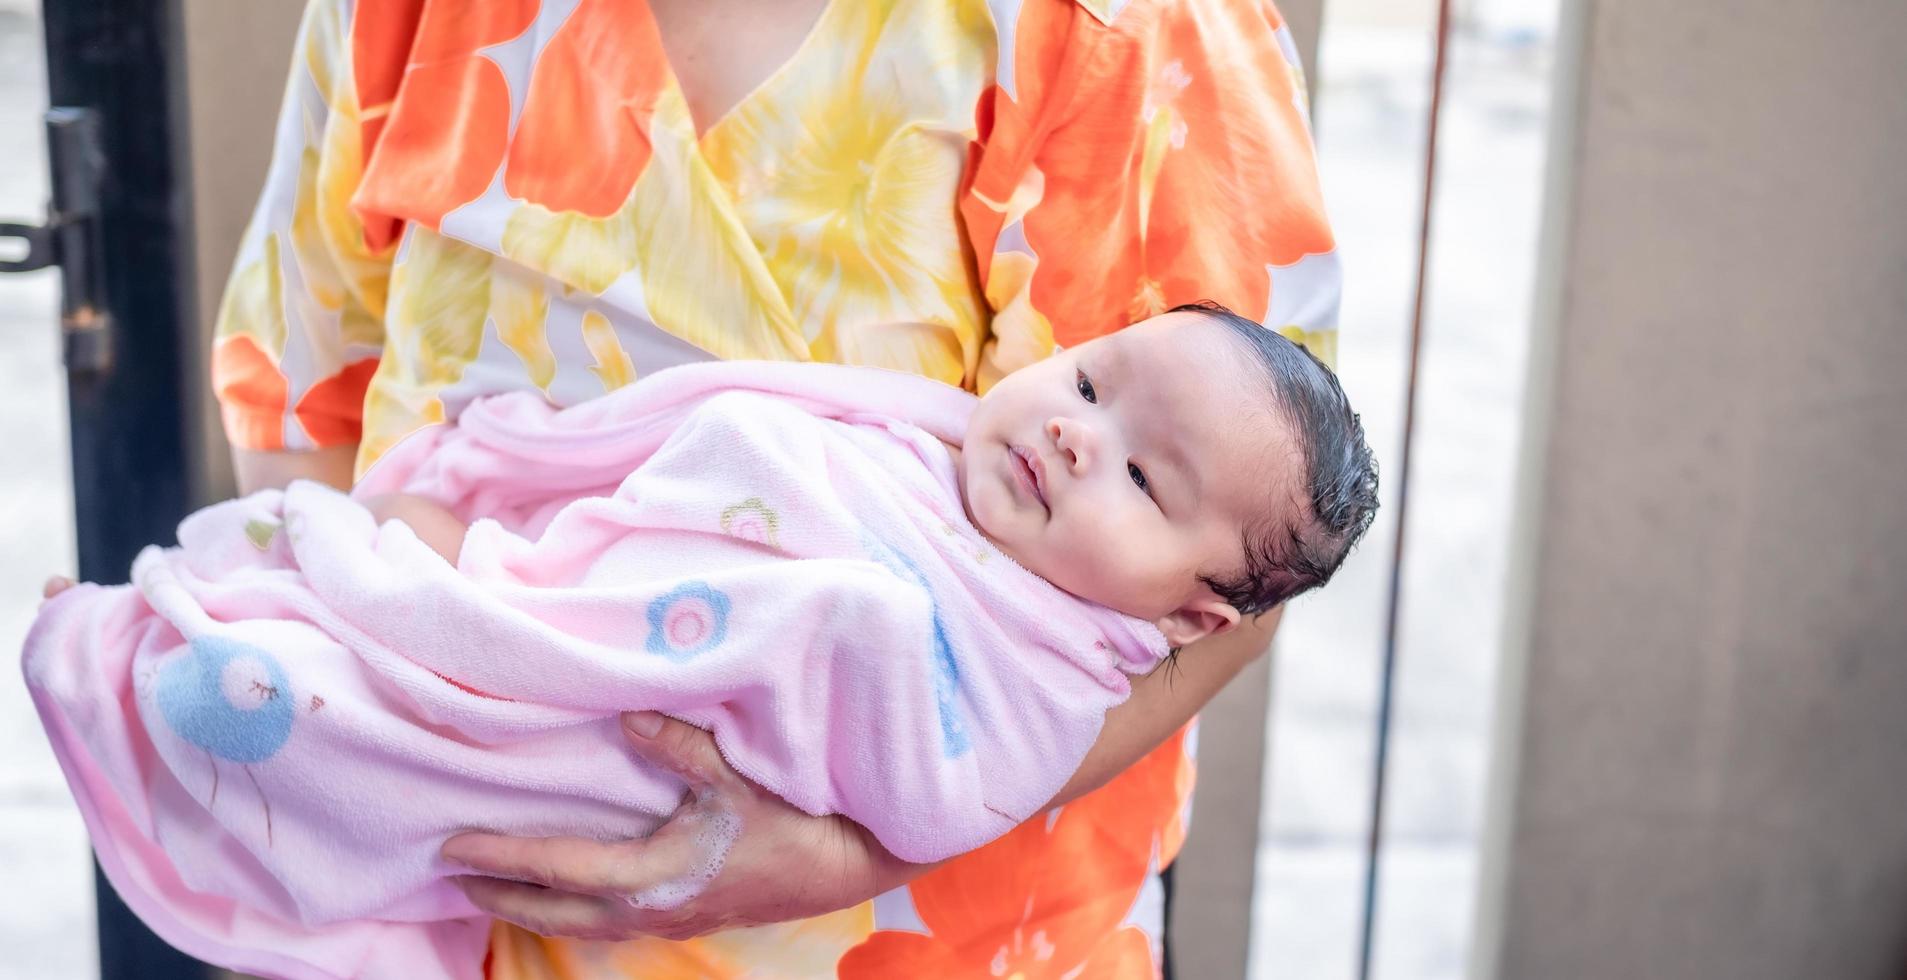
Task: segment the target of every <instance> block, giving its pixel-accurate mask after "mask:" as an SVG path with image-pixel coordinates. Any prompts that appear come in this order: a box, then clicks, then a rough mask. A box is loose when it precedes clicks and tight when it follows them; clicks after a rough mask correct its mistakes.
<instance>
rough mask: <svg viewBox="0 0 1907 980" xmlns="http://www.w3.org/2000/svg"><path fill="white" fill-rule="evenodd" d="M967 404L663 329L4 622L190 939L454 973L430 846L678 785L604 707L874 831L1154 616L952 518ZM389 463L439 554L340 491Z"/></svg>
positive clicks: (923, 845) (925, 831) (560, 826)
mask: <svg viewBox="0 0 1907 980" xmlns="http://www.w3.org/2000/svg"><path fill="white" fill-rule="evenodd" d="M972 405H973V399H972V397H971V396H969V395H966V394H964V393H962V392H959V391H957V390H955V389H952V388H948V387H945V386H943V385H939V384H937V383H934V382H929V381H924V380H921V379H918V378H914V377H911V376H908V375H902V374H897V373H891V372H885V371H876V370H871V369H856V368H843V367H833V366H822V365H777V364H752V363H748V364H744V363H728V364H709V365H694V366H689V367H683V368H677V369H673V370H670V371H666V372H662V373H659V374H657V375H656V376H654V377H652V378H649V379H646V380H644V381H642V382H641V383H638V384H636V385H632V386H630V387H628V388H625V389H623V390H621V391H618V392H616V393H614V394H612V395H609V396H607V397H604V398H601V399H598V400H596V401H593V402H590V403H587V404H584V405H581V406H577V407H574V408H570V409H566V410H561V411H558V410H555V409H553V408H551V407H549V406H548V405H546V404H545V403H544V402H543V401H542V400H541V399H540V398H538V397H536V396H534V395H529V394H513V395H506V396H502V397H498V398H494V399H489V400H485V401H480V402H478V403H476V404H474V405H472V406H470V407H469V408H468V409H466V411H465V412H464V414H463V416H462V418H461V419H460V420H459V422H458V424H457V425H455V426H437V427H433V428H430V429H426V430H423V431H421V432H419V433H417V434H415V435H413V436H412V437H410V438H409V439H407V440H405V441H404V442H403V443H401V444H400V445H399V446H397V447H396V448H394V449H393V450H392V451H391V452H390V453H389V454H387V456H386V457H385V459H384V460H383V461H381V462H380V463H379V465H378V466H377V467H374V468H373V470H372V471H371V472H370V473H369V474H367V476H366V479H365V480H364V481H363V483H362V484H361V485H360V486H359V488H358V489H357V490H356V491H354V493H353V494H352V495H351V496H346V495H344V494H341V493H338V492H336V491H333V490H330V489H328V488H325V487H322V486H319V485H316V484H311V483H294V484H293V485H292V486H291V487H290V488H288V489H287V490H285V491H283V492H278V491H266V492H263V493H259V494H254V495H252V496H250V497H246V498H243V499H240V500H235V501H230V502H227V503H223V504H219V505H217V506H214V507H210V508H207V509H206V510H203V511H200V512H198V513H196V514H194V515H192V516H191V517H189V518H187V519H186V520H185V521H184V522H183V523H182V524H181V525H180V527H179V542H180V543H179V547H177V548H168V549H160V548H148V549H147V550H146V551H145V552H143V553H142V554H141V555H140V556H139V559H138V561H137V562H136V563H135V564H134V567H133V583H132V584H131V585H130V586H120V587H113V588H103V587H99V586H80V587H79V588H76V589H73V590H71V591H69V592H68V593H66V594H64V595H61V596H59V597H57V598H56V599H54V600H53V601H52V602H50V603H48V605H47V606H46V608H45V610H44V611H43V612H42V613H41V615H40V618H39V620H38V621H37V622H36V624H35V625H34V627H33V630H32V632H31V633H30V634H29V636H28V638H27V643H26V654H25V669H26V674H27V680H28V684H29V686H30V688H31V689H32V693H33V697H34V701H35V703H36V705H37V706H38V707H39V710H40V713H41V716H42V719H43V721H44V724H45V726H46V729H47V731H48V733H49V735H50V736H51V738H52V741H53V745H54V748H55V751H56V752H57V754H58V756H59V758H60V760H61V763H62V764H63V766H64V767H65V770H66V774H67V778H68V780H69V782H70V783H71V784H72V787H73V790H74V794H75V795H76V796H77V797H78V799H79V801H80V805H81V810H82V812H83V813H84V814H85V817H86V821H87V824H88V826H89V829H90V831H91V833H92V837H93V841H94V844H95V847H96V849H97V851H98V853H99V856H100V861H101V864H102V866H103V867H104V868H105V869H106V872H107V874H108V876H109V877H111V879H112V880H113V883H114V885H115V886H116V887H117V888H118V889H119V891H120V892H121V894H122V895H124V897H125V898H126V899H127V901H128V903H129V904H131V905H132V907H133V908H134V910H135V911H137V912H138V913H139V914H140V915H141V917H143V918H144V919H145V920H146V921H147V922H148V923H149V924H150V925H152V927H153V928H154V929H155V931H157V932H158V933H159V934H160V935H161V936H163V937H164V938H165V939H166V940H167V941H169V942H171V943H173V944H174V945H176V946H178V947H180V948H181V949H184V950H185V951H187V952H189V953H192V954H194V955H196V956H199V957H201V958H203V959H206V960H209V961H211V962H214V963H217V964H220V965H223V966H227V967H232V968H236V969H241V970H246V971H250V972H255V973H261V974H266V975H273V976H289V977H345V976H367V975H374V976H402V977H432V976H455V977H470V976H476V975H478V973H479V972H480V969H481V962H482V956H483V948H484V942H485V934H486V930H485V924H484V923H483V921H482V920H481V919H480V918H479V917H477V916H476V915H475V910H474V909H473V908H471V907H470V906H469V904H468V903H467V902H466V901H465V900H464V899H463V897H462V895H461V893H459V892H457V891H456V889H454V888H453V887H451V886H450V885H449V884H448V883H446V882H445V881H444V880H443V879H444V878H445V877H447V876H449V875H451V874H454V873H456V870H455V869H453V868H450V867H448V866H446V865H444V864H442V863H441V862H440V861H439V860H438V859H437V848H438V846H439V845H440V844H441V843H442V842H443V841H444V839H446V838H447V837H449V836H450V835H452V834H454V833H457V832H459V831H462V830H467V829H482V830H489V831H496V832H502V833H509V834H517V835H532V836H540V835H558V834H561V835H579V836H585V837H594V838H599V839H605V840H610V839H624V838H630V837H638V836H641V835H643V834H646V833H648V832H649V831H650V830H652V829H653V828H654V827H655V826H656V825H657V824H658V823H659V821H660V819H661V818H663V817H665V816H666V815H667V814H669V813H670V812H671V811H672V810H673V809H674V808H675V806H676V804H677V802H678V801H679V800H680V798H681V794H682V790H683V787H682V785H681V783H680V782H678V781H677V780H675V779H674V778H673V777H671V776H669V775H667V774H666V773H662V772H658V771H653V770H651V769H648V768H646V767H644V766H643V765H642V764H641V763H640V762H639V761H638V760H635V759H634V758H633V756H632V755H631V753H630V752H629V750H628V749H627V747H626V744H625V743H624V741H623V739H622V737H621V735H620V733H619V732H618V731H617V715H618V713H619V712H622V711H627V710H633V709H654V710H659V711H663V712H666V713H668V714H671V715H673V716H675V717H678V718H681V719H684V720H686V721H689V722H691V723H693V724H696V725H698V726H701V727H704V728H708V729H710V730H712V731H713V732H714V733H715V736H716V740H717V742H718V744H719V745H720V746H721V748H722V751H723V753H724V755H726V756H727V758H728V759H729V761H730V762H731V763H732V764H733V765H734V766H735V767H736V768H737V769H739V770H740V771H742V772H743V773H745V774H746V775H748V776H749V777H750V778H752V779H754V780H756V781H757V782H759V783H761V784H762V785H764V786H765V787H767V788H768V789H769V790H771V791H773V792H775V793H776V794H778V795H780V796H782V797H784V798H786V799H787V800H789V801H790V802H791V803H793V804H794V805H796V806H798V807H800V808H802V809H804V810H806V811H808V812H810V813H816V814H822V813H840V814H845V815H847V816H848V817H850V818H851V819H853V820H855V821H856V822H858V823H860V824H862V825H864V826H866V827H867V828H868V829H869V830H871V831H872V832H873V833H874V834H875V835H876V836H877V837H878V838H879V839H880V840H881V842H882V843H883V844H884V845H886V846H887V847H888V848H889V849H890V850H891V851H893V852H894V853H895V854H897V855H899V856H901V857H903V858H906V859H909V860H916V861H929V860H937V859H941V858H945V857H948V856H951V855H954V854H958V853H961V852H964V851H967V850H970V849H972V848H974V847H977V846H979V845H980V844H983V843H985V842H986V841H988V840H991V839H993V838H994V837H997V836H999V835H1000V834H1003V833H1005V832H1006V831H1007V830H1009V829H1011V828H1012V827H1013V826H1014V825H1015V824H1017V823H1018V822H1019V821H1021V820H1024V819H1026V818H1028V817H1030V816H1032V815H1033V814H1035V813H1036V812H1037V811H1038V810H1039V809H1040V808H1041V807H1042V806H1043V805H1044V803H1045V802H1046V801H1047V800H1048V799H1050V798H1051V796H1052V795H1053V794H1054V793H1055V792H1057V791H1058V789H1059V787H1060V786H1061V785H1063V784H1064V782H1065V781H1066V779H1067V778H1068V777H1069V776H1070V775H1071V774H1072V772H1073V770H1074V769H1075V768H1076V767H1077V766H1078V764H1079V762H1080V760H1081V759H1082V758H1083V757H1084V756H1085V753H1086V750H1087V749H1088V747H1089V746H1090V745H1091V744H1092V742H1093V740H1094V738H1095V737H1096V736H1097V734H1098V732H1099V728H1100V725H1101V724H1102V722H1103V720H1104V716H1105V712H1106V710H1107V709H1108V708H1110V707H1112V706H1113V705H1115V704H1117V703H1118V702H1119V701H1121V700H1123V699H1124V698H1125V697H1126V695H1127V694H1128V691H1129V688H1128V685H1127V677H1126V672H1142V671H1144V670H1147V669H1150V668H1151V667H1152V666H1153V665H1154V664H1156V663H1157V662H1158V660H1159V658H1160V657H1162V656H1163V655H1164V653H1165V643H1164V640H1163V638H1162V637H1161V636H1160V635H1159V634H1158V632H1157V631H1156V630H1155V629H1153V628H1152V627H1151V626H1150V625H1148V624H1145V623H1143V622H1140V621H1138V620H1134V619H1132V618H1130V617H1127V616H1123V615H1120V614H1118V613H1115V612H1113V611H1111V610H1108V609H1106V608H1104V607H1100V606H1096V605H1093V604H1091V603H1087V602H1084V601H1082V600H1080V599H1078V598H1075V597H1073V596H1070V595H1068V594H1066V593H1064V592H1062V591H1060V590H1059V589H1057V588H1055V587H1053V586H1052V585H1050V584H1048V583H1047V582H1045V581H1044V580H1042V579H1040V578H1038V577H1036V576H1034V575H1033V574H1031V573H1029V572H1027V571H1026V570H1025V569H1023V568H1021V567H1020V566H1019V565H1018V564H1016V563H1015V562H1013V561H1012V560H1011V559H1010V558H1008V557H1007V556H1005V555H1004V554H1002V553H1000V552H999V551H998V550H996V549H995V548H993V547H992V546H991V545H990V544H988V543H987V542H986V541H985V540H984V539H983V538H982V537H981V536H980V535H979V533H978V532H977V531H976V530H975V529H974V528H973V526H972V525H971V524H970V523H969V522H968V521H967V520H966V518H965V516H964V511H963V508H962V507H961V504H960V498H959V493H958V490H957V487H956V478H955V472H954V467H953V464H952V460H951V457H950V456H949V454H948V453H947V451H946V448H945V446H944V445H943V444H942V440H945V441H948V442H953V443H958V442H959V441H960V438H961V436H962V434H963V432H964V429H965V426H966V419H967V417H968V414H969V413H970V411H971V409H972ZM398 490H401V491H405V492H410V493H416V494H421V495H423V496H427V497H431V498H433V499H436V500H438V501H440V502H442V503H443V504H445V505H446V506H448V507H450V508H451V509H452V510H453V511H455V512H456V513H458V514H459V515H460V516H462V517H464V518H465V519H467V520H474V521H475V523H474V524H473V525H472V527H471V529H470V533H469V534H468V536H467V537H466V539H465V543H464V548H463V553H462V557H461V559H460V561H459V563H458V566H457V567H455V568H453V567H451V566H450V565H449V564H448V563H446V562H445V561H443V560H442V559H441V558H440V557H438V555H437V554H436V553H435V552H433V551H431V550H430V549H429V548H428V547H426V546H425V545H423V544H422V543H421V542H420V541H418V540H417V538H416V537H415V536H414V535H413V534H412V533H411V531H410V530H409V528H407V527H406V526H404V525H403V524H401V523H397V522H391V523H387V524H385V525H383V526H382V527H379V526H377V525H376V524H375V523H374V521H373V520H372V518H371V517H370V515H369V512H367V511H366V510H365V509H364V508H363V507H362V506H361V505H360V504H359V502H358V501H359V500H362V499H363V498H364V497H365V496H367V495H370V494H375V493H383V492H390V491H398Z"/></svg>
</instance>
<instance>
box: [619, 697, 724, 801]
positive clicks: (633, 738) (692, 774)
mask: <svg viewBox="0 0 1907 980" xmlns="http://www.w3.org/2000/svg"><path fill="white" fill-rule="evenodd" d="M622 733H623V735H624V736H625V737H627V738H628V739H629V744H630V745H631V746H633V747H634V748H635V750H636V754H637V755H640V756H642V757H643V758H644V759H646V760H648V761H649V762H650V763H653V764H654V765H656V766H659V767H661V768H663V769H666V770H668V771H669V772H672V773H674V774H676V775H677V776H679V777H681V778H682V780H683V781H684V782H686V783H688V784H689V785H690V786H726V785H728V784H729V783H730V782H732V781H733V780H734V779H735V771H734V770H733V769H730V768H729V765H728V761H727V760H726V759H723V758H722V753H721V750H720V749H717V748H716V747H715V736H713V735H710V734H709V733H708V732H705V731H703V730H701V729H700V728H697V727H695V726H694V725H691V724H689V723H687V722H684V721H677V720H676V719H674V718H669V717H666V716H664V715H661V714H658V713H657V712H654V711H631V712H628V713H627V714H624V715H623V716H622Z"/></svg>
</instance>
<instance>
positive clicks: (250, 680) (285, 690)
mask: <svg viewBox="0 0 1907 980" xmlns="http://www.w3.org/2000/svg"><path fill="white" fill-rule="evenodd" d="M157 683H158V693H157V696H156V697H157V700H158V702H159V711H160V713H161V714H163V715H164V716H165V719H166V724H168V725H171V726H172V730H173V731H175V732H178V733H179V737H180V738H183V739H185V740H186V741H188V742H191V743H192V744H193V745H196V746H198V747H199V748H202V749H204V750H205V751H207V752H210V753H212V754H213V755H214V756H217V757H218V758H221V759H228V760H230V761H232V762H241V763H251V762H263V761H265V760H266V759H269V758H271V757H272V755H273V754H274V753H276V752H277V751H278V750H279V748H280V747H282V746H283V745H284V744H285V739H287V738H289V737H290V736H291V719H292V713H293V712H292V707H293V706H292V697H291V681H290V679H289V678H287V677H286V676H285V668H283V667H281V666H279V664H278V660H277V658H275V657H273V656H272V655H271V654H269V653H266V652H265V651H264V650H262V649H259V648H258V647H255V646H252V645H250V644H246V643H240V642H238V641H236V640H231V639H227V638H225V637H222V636H200V637H195V638H194V639H193V640H192V644H191V649H190V650H189V651H188V652H186V653H184V654H182V655H180V656H178V657H175V658H173V659H172V661H171V662H170V663H167V664H166V665H165V666H164V667H163V668H161V669H160V670H159V677H158V682H157Z"/></svg>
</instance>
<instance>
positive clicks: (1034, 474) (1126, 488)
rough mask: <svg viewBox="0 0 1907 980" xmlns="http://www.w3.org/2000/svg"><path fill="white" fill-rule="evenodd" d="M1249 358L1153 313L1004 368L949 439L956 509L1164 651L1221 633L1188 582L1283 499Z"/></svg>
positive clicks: (1272, 432)
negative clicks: (956, 448)
mask: <svg viewBox="0 0 1907 980" xmlns="http://www.w3.org/2000/svg"><path fill="white" fill-rule="evenodd" d="M1251 357H1252V355H1251V354H1250V353H1249V352H1248V351H1247V350H1245V348H1244V347H1243V346H1242V345H1241V344H1240V343H1239V341H1238V340H1236V339H1235V338H1234V337H1232V336H1230V335H1229V328H1227V327H1226V326H1224V325H1223V324H1221V323H1218V322H1216V321H1213V320H1211V319H1209V318H1207V317H1205V316H1204V315H1202V314H1198V313H1167V314H1165V315H1163V316H1158V317H1154V318H1152V319H1150V320H1147V321H1145V322H1143V323H1139V324H1135V325H1133V326H1131V327H1128V328H1126V329H1125V330H1121V331H1119V332H1118V333H1115V334H1112V335H1110V336H1107V337H1102V338H1100V339H1098V340H1094V341H1092V342H1090V343H1086V344H1082V345H1080V346H1079V347H1076V348H1073V349H1072V350H1066V351H1061V352H1059V353H1057V354H1054V355H1053V356H1052V357H1050V358H1048V359H1047V360H1045V361H1042V362H1040V363H1038V364H1035V365H1033V366H1031V367H1028V368H1025V369H1023V370H1020V371H1018V372H1016V373H1014V374H1012V375H1009V376H1008V377H1007V378H1005V379H1004V380H1002V381H1001V382H1000V383H999V384H998V385H996V386H995V387H994V388H993V390H991V391H989V392H988V393H987V395H986V397H985V398H983V399H981V400H980V404H979V405H978V406H977V407H976V408H975V409H974V413H973V419H972V422H971V423H970V425H969V427H968V430H967V439H966V443H965V445H964V446H963V447H962V451H961V460H960V481H961V487H962V490H963V491H964V494H965V497H966V505H967V513H968V516H969V517H970V518H971V519H972V520H973V522H974V525H975V526H977V527H978V528H979V529H980V530H981V531H982V532H983V533H985V534H986V535H987V537H988V538H989V539H991V540H992V541H993V542H994V543H995V544H997V545H998V546H999V547H1000V549H1001V550H1002V551H1004V552H1006V553H1007V554H1008V555H1011V556H1012V557H1013V558H1014V559H1015V560H1016V561H1018V562H1020V564H1022V565H1025V566H1026V567H1027V568H1028V569H1029V570H1031V571H1032V572H1034V573H1035V574H1037V575H1039V576H1040V577H1042V578H1044V579H1046V580H1047V581H1049V582H1052V583H1053V584H1054V585H1057V586H1059V587H1060V588H1063V589H1065V590H1067V591H1068V592H1071V593H1073V594H1074V595H1077V596H1080V597H1082V598H1085V599H1090V600H1092V601H1094V602H1098V603H1101V604H1103V605H1107V606H1110V607H1112V608H1114V609H1117V610H1119V611H1120V612H1124V613H1127V614H1129V615H1133V616H1137V617H1139V618H1141V619H1148V620H1152V621H1154V622H1157V623H1158V624H1159V626H1160V629H1162V630H1163V631H1164V632H1165V634H1166V638H1167V639H1168V640H1170V641H1172V642H1173V643H1174V644H1175V645H1179V644H1184V643H1189V642H1192V641H1193V640H1196V639H1198V638H1199V637H1201V636H1204V635H1207V634H1209V633H1214V632H1223V631H1224V630H1225V629H1229V628H1230V627H1231V626H1232V625H1233V624H1235V623H1236V622H1237V619H1238V614H1237V612H1236V611H1234V610H1232V608H1231V606H1230V605H1228V604H1226V603H1225V602H1224V601H1223V600H1221V599H1219V598H1218V597H1217V596H1216V595H1214V594H1213V593H1212V591H1211V590H1210V589H1209V588H1208V587H1207V586H1206V585H1205V584H1204V583H1203V582H1201V581H1200V580H1199V577H1200V575H1201V574H1205V575H1215V574H1221V575H1222V574H1231V573H1234V572H1236V571H1237V570H1238V569H1239V568H1240V567H1241V566H1242V564H1243V562H1244V551H1243V545H1242V543H1241V541H1242V536H1243V532H1244V529H1245V527H1246V526H1247V525H1248V524H1253V525H1255V524H1256V523H1257V522H1258V521H1261V520H1263V518H1264V516H1265V508H1266V505H1267V501H1284V500H1291V501H1294V502H1295V501H1296V500H1297V499H1298V498H1297V497H1296V495H1295V491H1296V486H1297V481H1296V479H1295V477H1294V473H1295V471H1296V469H1297V468H1298V467H1297V465H1296V464H1295V463H1293V462H1292V461H1295V460H1297V459H1298V458H1299V456H1298V450H1297V443H1296V441H1295V440H1294V438H1293V435H1292V432H1291V430H1290V426H1289V425H1288V424H1287V423H1286V422H1285V420H1284V419H1283V417H1282V413H1280V412H1278V411H1276V410H1275V409H1274V408H1273V406H1272V404H1271V402H1270V400H1269V397H1268V393H1267V389H1268V385H1269V382H1268V381H1267V380H1266V379H1265V376H1264V374H1263V372H1262V370H1261V369H1260V368H1259V367H1258V366H1257V365H1256V364H1254V363H1252V361H1251V360H1250V358H1251ZM1292 506H1293V507H1296V506H1298V505H1297V504H1296V503H1293V504H1292ZM1276 516H1277V517H1279V518H1280V519H1283V518H1284V517H1285V516H1286V515H1276Z"/></svg>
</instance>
